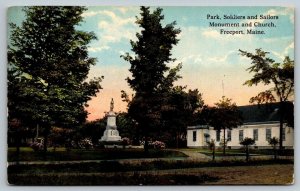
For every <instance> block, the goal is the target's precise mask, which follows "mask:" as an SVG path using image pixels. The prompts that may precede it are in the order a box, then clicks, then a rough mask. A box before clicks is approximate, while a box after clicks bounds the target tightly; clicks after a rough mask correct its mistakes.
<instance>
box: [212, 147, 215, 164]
mask: <svg viewBox="0 0 300 191" xmlns="http://www.w3.org/2000/svg"><path fill="white" fill-rule="evenodd" d="M212 150H213V153H212V154H213V161H215V147H213V148H212Z"/></svg>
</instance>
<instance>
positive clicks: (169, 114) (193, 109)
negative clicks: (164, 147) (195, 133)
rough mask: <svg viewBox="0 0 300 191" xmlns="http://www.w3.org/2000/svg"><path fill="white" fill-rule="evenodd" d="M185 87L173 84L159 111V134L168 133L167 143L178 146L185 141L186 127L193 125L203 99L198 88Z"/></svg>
mask: <svg viewBox="0 0 300 191" xmlns="http://www.w3.org/2000/svg"><path fill="white" fill-rule="evenodd" d="M185 89H186V87H182V86H175V87H174V88H172V90H171V91H170V92H169V93H168V96H167V99H166V101H165V102H164V103H163V107H162V111H161V122H162V124H161V126H162V127H163V128H164V129H163V132H160V135H164V134H169V145H168V146H173V147H174V146H175V147H177V148H178V147H179V145H180V143H181V146H184V145H183V142H186V137H185V136H186V127H187V126H188V125H193V124H194V122H195V119H196V113H197V112H198V111H199V110H200V108H202V106H203V104H204V101H203V99H202V94H201V93H200V92H199V90H198V89H195V90H188V91H187V90H185Z"/></svg>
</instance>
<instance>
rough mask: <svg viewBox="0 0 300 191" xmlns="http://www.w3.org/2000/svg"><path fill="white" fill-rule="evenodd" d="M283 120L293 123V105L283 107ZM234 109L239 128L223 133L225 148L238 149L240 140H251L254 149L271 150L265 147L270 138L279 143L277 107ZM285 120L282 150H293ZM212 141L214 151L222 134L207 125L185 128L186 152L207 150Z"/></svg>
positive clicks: (292, 137) (261, 106)
mask: <svg viewBox="0 0 300 191" xmlns="http://www.w3.org/2000/svg"><path fill="white" fill-rule="evenodd" d="M285 108H286V112H285V119H288V121H290V123H293V115H294V114H293V104H292V103H290V102H289V103H287V104H286V107H285ZM238 109H239V110H240V111H241V113H242V116H243V125H241V126H239V127H237V128H232V129H231V130H230V129H226V130H225V139H226V140H227V147H228V148H232V149H238V148H241V147H242V146H241V145H240V141H241V140H243V139H244V138H246V137H248V138H252V139H254V140H255V144H254V145H253V147H254V148H261V149H264V148H271V146H270V145H269V143H268V140H269V139H270V138H273V137H276V138H278V139H279V127H280V123H279V121H280V115H279V103H271V104H267V105H247V106H240V107H238ZM291 126H293V125H290V124H289V123H287V121H286V120H285V123H284V125H283V135H282V139H283V147H284V148H294V128H293V127H291ZM211 139H214V140H215V143H216V147H220V146H221V145H222V143H223V140H224V137H223V130H221V131H216V130H214V128H213V127H210V126H208V125H196V126H189V127H187V146H188V147H190V148H197V147H198V148H201V147H207V142H208V141H210V140H211Z"/></svg>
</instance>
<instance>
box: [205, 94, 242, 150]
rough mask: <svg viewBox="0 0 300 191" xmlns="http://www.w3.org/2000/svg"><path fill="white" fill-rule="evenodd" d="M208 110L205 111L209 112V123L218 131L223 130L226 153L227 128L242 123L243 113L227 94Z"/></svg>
mask: <svg viewBox="0 0 300 191" xmlns="http://www.w3.org/2000/svg"><path fill="white" fill-rule="evenodd" d="M206 110H208V111H204V112H206V113H208V119H209V120H208V124H209V125H210V126H212V127H214V129H215V130H217V131H221V130H223V139H222V140H223V154H224V155H225V147H226V138H225V132H226V129H232V128H236V127H238V126H239V125H242V114H241V113H240V112H239V110H238V107H237V105H236V104H235V103H232V100H231V99H229V98H226V97H225V96H223V97H222V100H219V102H218V103H215V106H214V107H211V108H207V109H206Z"/></svg>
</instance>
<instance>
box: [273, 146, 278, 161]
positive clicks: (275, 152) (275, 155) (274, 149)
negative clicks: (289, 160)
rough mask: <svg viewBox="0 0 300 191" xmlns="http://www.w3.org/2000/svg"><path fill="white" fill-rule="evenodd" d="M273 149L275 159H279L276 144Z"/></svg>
mask: <svg viewBox="0 0 300 191" xmlns="http://www.w3.org/2000/svg"><path fill="white" fill-rule="evenodd" d="M273 151H274V160H276V159H277V151H276V145H275V146H274V147H273Z"/></svg>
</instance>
